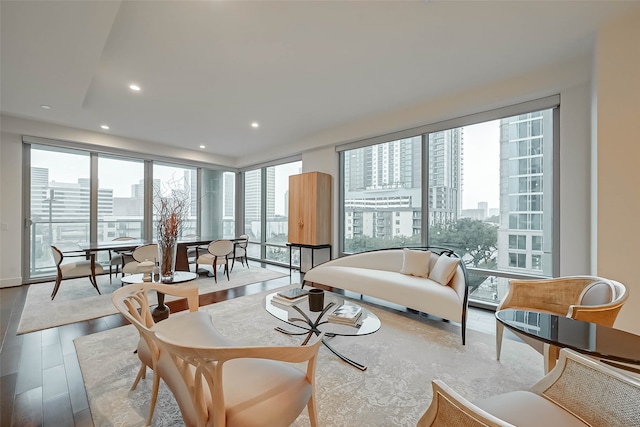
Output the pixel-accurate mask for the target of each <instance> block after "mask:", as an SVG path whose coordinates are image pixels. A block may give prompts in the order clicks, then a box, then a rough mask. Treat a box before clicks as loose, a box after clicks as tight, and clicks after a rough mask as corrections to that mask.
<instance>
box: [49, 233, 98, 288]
mask: <svg viewBox="0 0 640 427" xmlns="http://www.w3.org/2000/svg"><path fill="white" fill-rule="evenodd" d="M51 254H52V255H53V260H54V261H55V263H56V270H57V273H58V274H57V275H56V283H55V285H54V286H53V292H51V300H53V299H54V298H55V297H56V294H57V293H58V290H59V289H60V283H62V281H63V280H64V279H73V278H76V277H88V278H89V281H90V282H91V284H92V285H93V287H94V288H96V291H98V295H101V294H100V289H99V288H98V282H97V281H96V274H102V273H104V269H103V268H102V266H101V265H100V264H98V263H96V254H94V253H90V254H89V259H88V260H87V259H83V260H80V261H75V262H68V263H63V262H62V261H63V260H64V259H65V258H77V257H83V258H86V256H87V254H86V253H85V252H82V251H78V252H67V254H63V253H62V251H61V250H60V249H58V248H57V247H55V246H53V245H52V246H51Z"/></svg>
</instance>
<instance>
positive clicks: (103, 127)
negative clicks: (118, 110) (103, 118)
mask: <svg viewBox="0 0 640 427" xmlns="http://www.w3.org/2000/svg"><path fill="white" fill-rule="evenodd" d="M100 127H101V128H102V129H104V130H109V126H107V125H101V126H100Z"/></svg>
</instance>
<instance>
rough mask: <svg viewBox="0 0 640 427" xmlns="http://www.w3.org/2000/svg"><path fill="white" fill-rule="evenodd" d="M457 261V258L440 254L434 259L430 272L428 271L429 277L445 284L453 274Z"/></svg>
mask: <svg viewBox="0 0 640 427" xmlns="http://www.w3.org/2000/svg"><path fill="white" fill-rule="evenodd" d="M459 262H460V260H459V259H458V258H454V257H450V256H447V255H440V256H439V257H438V259H437V260H436V265H434V266H433V269H432V270H431V273H429V279H431V280H435V281H436V282H438V283H440V284H441V285H444V286H447V285H448V284H449V281H450V280H451V278H452V277H453V275H454V274H455V272H456V267H458V263H459Z"/></svg>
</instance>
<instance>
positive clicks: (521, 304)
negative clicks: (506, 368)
mask: <svg viewBox="0 0 640 427" xmlns="http://www.w3.org/2000/svg"><path fill="white" fill-rule="evenodd" d="M628 297H629V294H628V292H627V289H626V287H625V286H624V285H623V284H622V283H620V282H616V281H614V280H610V279H605V278H602V277H596V276H567V277H559V278H555V279H545V280H511V281H510V282H509V291H508V292H507V294H506V295H505V297H504V298H503V299H502V302H500V304H499V305H498V308H497V309H498V310H502V309H506V308H515V309H521V310H533V311H540V312H543V313H551V314H555V315H559V316H566V317H570V318H572V319H576V320H582V321H585V322H592V323H597V324H599V325H603V326H613V323H614V322H615V320H616V317H617V316H618V313H619V312H620V309H621V308H622V306H623V305H624V303H625V301H626V300H627V298H628ZM503 331H504V325H502V324H501V323H500V322H496V358H497V359H498V360H500V352H501V348H502V335H503ZM514 333H515V332H514ZM516 334H517V333H516ZM517 335H518V336H519V337H520V338H522V339H523V341H525V342H527V344H529V345H531V346H532V347H533V348H535V349H536V350H537V351H539V352H540V353H542V354H543V355H544V356H545V372H549V370H550V369H552V368H553V364H554V363H555V360H556V359H557V358H558V352H559V349H558V348H557V347H553V346H549V345H547V344H543V343H542V342H540V341H536V340H532V339H530V338H527V337H525V336H524V335H520V334H517Z"/></svg>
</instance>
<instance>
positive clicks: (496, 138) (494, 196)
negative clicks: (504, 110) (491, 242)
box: [462, 120, 500, 209]
mask: <svg viewBox="0 0 640 427" xmlns="http://www.w3.org/2000/svg"><path fill="white" fill-rule="evenodd" d="M463 159H464V166H463V179H464V180H463V186H462V208H463V209H476V208H477V207H478V202H488V203H489V208H490V209H492V208H495V209H498V208H499V207H500V120H494V121H491V122H485V123H479V124H477V125H472V126H465V127H464V157H463Z"/></svg>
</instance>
